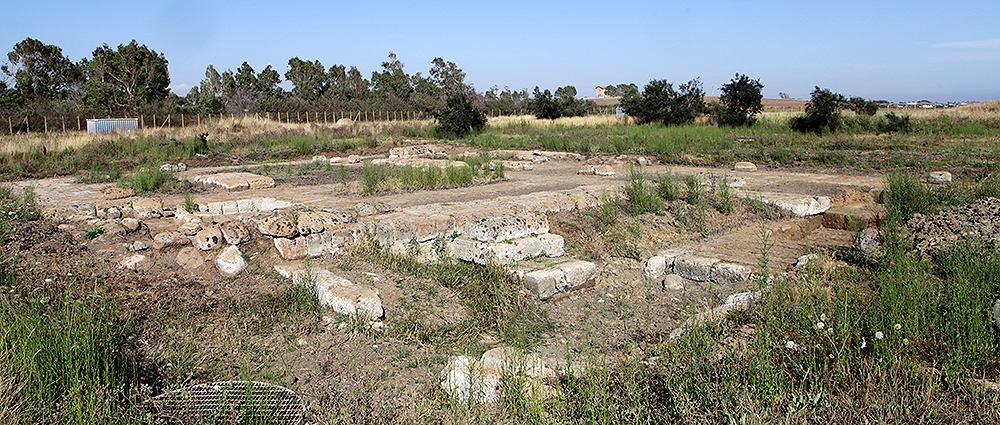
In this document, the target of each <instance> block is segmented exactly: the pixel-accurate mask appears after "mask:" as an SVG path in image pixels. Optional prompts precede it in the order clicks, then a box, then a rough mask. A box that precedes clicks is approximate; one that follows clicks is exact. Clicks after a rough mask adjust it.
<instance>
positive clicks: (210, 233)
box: [194, 227, 222, 251]
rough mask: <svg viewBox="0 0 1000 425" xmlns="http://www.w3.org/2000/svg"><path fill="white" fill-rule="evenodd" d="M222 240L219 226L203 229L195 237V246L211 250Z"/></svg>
mask: <svg viewBox="0 0 1000 425" xmlns="http://www.w3.org/2000/svg"><path fill="white" fill-rule="evenodd" d="M219 242H222V232H221V231H219V228H218V227H209V228H207V229H202V230H201V231H199V232H198V234H197V235H195V237H194V246H196V247H198V249H200V250H202V251H210V250H211V249H213V248H215V247H216V245H218V244H219Z"/></svg>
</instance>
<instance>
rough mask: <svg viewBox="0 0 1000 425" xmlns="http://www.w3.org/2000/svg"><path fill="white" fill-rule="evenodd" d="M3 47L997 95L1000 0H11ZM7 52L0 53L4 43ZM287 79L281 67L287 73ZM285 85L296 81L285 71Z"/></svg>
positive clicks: (498, 79) (505, 79) (201, 63)
mask: <svg viewBox="0 0 1000 425" xmlns="http://www.w3.org/2000/svg"><path fill="white" fill-rule="evenodd" d="M0 10H2V11H3V12H2V15H0V16H3V19H2V21H3V23H2V25H0V50H2V51H3V52H9V51H10V50H11V49H12V47H13V46H14V44H16V43H17V42H19V41H21V40H23V39H25V38H26V37H32V38H35V39H38V40H40V41H42V42H43V43H45V44H53V45H56V46H59V47H61V48H62V49H63V54H65V55H66V56H68V57H69V58H70V59H71V60H73V61H78V60H80V59H82V58H84V57H89V56H90V55H91V53H92V52H93V51H94V49H96V48H97V47H99V46H101V45H103V44H105V43H106V44H108V45H110V46H112V47H115V46H117V45H119V44H127V43H129V42H130V41H131V40H132V39H135V40H136V41H137V42H139V43H140V44H145V45H147V46H148V47H149V48H151V49H153V50H155V51H157V52H159V53H162V54H163V55H164V56H165V57H166V58H167V60H168V62H169V69H170V77H171V88H172V90H173V91H174V92H175V93H178V94H180V95H184V94H186V93H187V91H188V90H189V89H190V87H192V86H195V85H197V84H198V83H199V82H200V81H201V79H202V78H204V73H205V67H206V66H207V65H209V64H212V65H214V66H215V68H216V69H218V70H219V71H220V72H221V71H223V70H226V69H233V70H235V69H237V68H238V67H239V66H240V64H242V63H243V62H244V61H247V62H249V63H250V65H251V66H253V68H254V69H255V70H256V71H260V70H262V69H263V68H264V67H265V66H267V65H269V64H270V65H272V66H273V67H274V68H275V69H276V70H277V71H278V72H279V73H281V74H284V72H285V71H286V70H287V69H288V59H290V58H293V57H299V58H300V59H303V60H315V59H319V60H320V61H321V62H322V63H323V65H324V66H326V67H327V68H329V67H330V66H331V65H334V64H343V65H347V66H348V67H350V66H352V65H353V66H357V67H358V69H359V70H360V71H361V72H362V74H364V75H365V77H366V78H369V77H370V76H371V73H372V71H378V70H380V69H381V63H382V62H383V61H385V60H386V58H387V56H388V54H389V52H390V51H392V52H395V53H396V55H397V56H398V58H399V59H400V61H402V62H403V63H404V64H405V67H404V69H405V70H406V72H407V73H408V74H411V75H412V74H415V73H417V72H422V73H424V75H426V74H427V71H428V70H429V69H430V67H431V60H433V59H434V58H435V57H442V58H444V59H445V60H447V61H452V62H455V63H456V64H457V65H458V66H459V67H460V68H462V69H463V70H464V71H465V72H466V75H467V76H466V80H467V81H468V82H471V83H473V84H474V85H475V87H476V89H477V90H479V91H484V90H487V89H489V88H490V87H492V86H498V87H500V88H501V89H503V88H504V87H505V86H507V87H510V88H511V89H521V88H528V89H529V91H530V90H531V89H533V88H534V87H535V86H540V87H541V88H543V89H545V88H548V89H552V90H555V89H556V88H557V87H560V86H565V85H573V86H575V87H576V88H577V90H578V93H579V94H578V95H579V96H593V95H594V87H596V86H598V85H606V84H619V83H636V84H637V85H639V86H640V87H642V85H643V84H645V83H646V82H647V81H648V80H649V79H650V78H653V79H666V80H668V81H671V82H674V83H683V82H686V81H687V80H690V79H692V78H695V77H699V78H700V79H701V81H702V83H703V84H704V87H705V91H706V92H707V94H712V92H713V87H714V88H716V89H717V88H718V86H719V85H721V84H725V83H726V82H728V81H729V80H730V79H732V78H733V76H734V74H735V73H737V72H739V73H742V74H746V75H748V76H750V77H751V78H759V79H760V81H761V83H763V84H764V95H765V97H778V93H779V92H787V93H789V94H791V95H792V97H797V98H808V97H809V93H810V91H812V89H813V86H817V85H818V86H820V87H823V88H829V89H831V90H833V91H835V92H838V93H842V94H844V95H848V96H862V97H865V98H869V99H888V100H892V101H914V100H922V99H929V100H933V101H961V100H988V99H996V98H1000V1H997V0H982V1H961V0H959V1H952V2H944V1H926V0H866V1H829V0H827V1H822V2H820V1H810V0H796V1H768V0H757V1H747V0H731V1H724V0H702V1H683V2H678V1H627V0H626V1H604V2H592V1H575V2H552V1H544V0H536V1H524V0H509V1H504V2H492V1H479V2H474V1H470V2H459V1H377V0H375V1H363V0H362V1H351V2H343V1H329V2H324V1H296V0H286V1H270V2H254V1H253V0H249V1H248V0H242V1H213V0H202V1H197V0H174V1H158V2H146V1H141V0H140V1H136V0H132V1H118V0H110V1H101V2H92V1H75V2H74V1H70V2H66V1H65V0H60V1H52V0H34V1H19V2H6V4H5V5H4V6H2V7H0ZM0 59H2V60H0V62H2V61H5V60H6V57H5V56H4V57H2V58H0ZM285 85H286V86H287V83H285ZM286 88H289V87H286Z"/></svg>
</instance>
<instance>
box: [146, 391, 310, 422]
mask: <svg viewBox="0 0 1000 425" xmlns="http://www.w3.org/2000/svg"><path fill="white" fill-rule="evenodd" d="M148 403H149V406H150V408H151V409H152V410H153V413H154V414H155V415H156V416H158V417H160V418H163V419H166V420H167V421H168V423H177V424H192V423H231V422H238V423H245V422H248V421H249V423H266V424H282V425H299V424H301V423H302V419H303V415H304V414H305V405H304V404H303V403H302V398H301V397H299V395H298V394H296V393H295V392H294V391H292V390H289V389H288V388H285V387H282V386H278V385H274V384H268V383H266V382H254V381H222V382H214V383H210V384H199V385H195V386H191V387H187V388H181V389H179V390H175V391H171V392H168V393H164V394H160V395H158V396H156V397H153V398H152V399H150V400H149V402H148Z"/></svg>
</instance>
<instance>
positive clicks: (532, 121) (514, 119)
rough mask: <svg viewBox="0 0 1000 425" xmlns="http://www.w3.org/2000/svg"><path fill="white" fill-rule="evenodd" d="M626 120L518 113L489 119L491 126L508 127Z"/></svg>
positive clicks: (610, 116)
mask: <svg viewBox="0 0 1000 425" xmlns="http://www.w3.org/2000/svg"><path fill="white" fill-rule="evenodd" d="M623 122H624V121H621V120H619V119H618V117H616V116H614V115H587V116H585V117H562V118H556V119H554V120H548V119H537V118H535V116H534V115H517V116H504V117H493V118H490V119H489V123H488V125H489V126H490V127H508V126H512V125H513V126H516V125H529V126H532V127H548V126H550V125H553V124H561V125H566V126H578V127H581V126H595V125H598V124H603V125H614V124H620V123H623Z"/></svg>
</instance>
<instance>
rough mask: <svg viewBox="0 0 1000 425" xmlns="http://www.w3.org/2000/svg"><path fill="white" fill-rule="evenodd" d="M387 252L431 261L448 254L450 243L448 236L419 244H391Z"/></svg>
mask: <svg viewBox="0 0 1000 425" xmlns="http://www.w3.org/2000/svg"><path fill="white" fill-rule="evenodd" d="M389 252H390V253H392V254H393V255H400V256H411V257H413V259H414V260H416V261H417V262H418V263H432V262H435V261H441V260H443V259H444V258H445V257H448V256H450V254H451V252H452V243H451V239H450V238H441V239H435V240H432V241H427V242H420V243H419V244H416V245H414V244H409V243H408V244H405V245H391V246H390V247H389Z"/></svg>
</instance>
